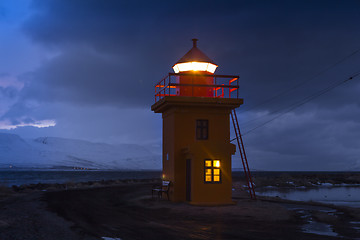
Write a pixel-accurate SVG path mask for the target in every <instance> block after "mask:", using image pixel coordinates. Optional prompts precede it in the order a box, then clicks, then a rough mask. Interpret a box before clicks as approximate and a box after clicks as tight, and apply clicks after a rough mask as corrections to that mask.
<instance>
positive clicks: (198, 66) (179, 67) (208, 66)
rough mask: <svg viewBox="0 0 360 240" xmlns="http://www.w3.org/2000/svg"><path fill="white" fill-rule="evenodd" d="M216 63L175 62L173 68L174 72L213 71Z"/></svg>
mask: <svg viewBox="0 0 360 240" xmlns="http://www.w3.org/2000/svg"><path fill="white" fill-rule="evenodd" d="M216 68H217V65H215V64H212V63H208V62H184V63H177V64H176V65H175V66H174V67H173V69H174V72H175V73H178V72H188V71H202V72H210V73H214V72H215V70H216Z"/></svg>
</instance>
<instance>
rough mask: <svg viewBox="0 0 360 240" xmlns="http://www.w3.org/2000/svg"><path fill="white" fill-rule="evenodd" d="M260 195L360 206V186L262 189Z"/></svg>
mask: <svg viewBox="0 0 360 240" xmlns="http://www.w3.org/2000/svg"><path fill="white" fill-rule="evenodd" d="M257 194H258V195H262V196H271V197H276V196H278V197H280V198H284V199H289V200H296V201H314V202H322V203H328V204H335V205H342V206H349V207H357V208H360V186H351V187H350V186H349V187H344V186H342V187H318V188H309V189H301V188H286V189H262V190H261V191H258V192H257Z"/></svg>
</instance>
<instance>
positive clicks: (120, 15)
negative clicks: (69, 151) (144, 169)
mask: <svg viewBox="0 0 360 240" xmlns="http://www.w3.org/2000/svg"><path fill="white" fill-rule="evenodd" d="M192 38H198V39H199V42H198V46H199V48H200V49H201V50H202V51H203V52H205V53H206V54H207V55H208V56H209V57H210V58H212V59H213V60H214V61H215V62H216V63H217V64H218V65H219V67H218V69H217V72H216V73H218V74H231V75H240V96H241V97H242V98H244V102H245V104H244V105H243V106H242V107H240V108H239V109H238V117H239V119H240V120H239V121H240V124H241V125H240V127H241V129H242V132H243V134H244V141H245V144H246V147H247V153H248V157H249V162H250V165H251V167H252V168H255V169H260V170H355V169H357V170H360V111H359V107H360V97H359V95H360V77H354V78H353V79H352V80H350V81H347V82H346V83H344V84H340V85H339V86H337V87H335V88H334V89H332V90H331V91H329V92H327V93H325V94H323V95H321V96H320V97H317V98H314V99H312V98H311V97H310V96H317V95H318V93H321V91H322V90H324V89H327V88H329V87H331V86H333V85H334V84H337V83H338V82H341V81H343V80H346V79H348V78H349V77H350V76H356V73H357V72H360V51H359V49H360V41H359V39H360V2H359V1H356V0H355V1H351V0H347V1H181V2H178V1H120V0H107V1H102V0H71V1H64V0H0V132H6V133H16V134H19V135H20V136H22V137H24V138H35V137H38V136H56V137H65V138H76V139H84V140H90V141H95V142H107V143H114V144H118V143H139V144H142V145H153V146H160V145H161V137H162V133H161V124H162V123H161V115H160V114H154V113H152V112H151V111H150V106H151V105H152V104H153V101H154V97H153V93H154V84H155V83H156V82H158V81H159V80H160V79H161V78H162V77H163V76H164V75H165V74H167V73H168V72H172V69H171V67H172V66H173V64H174V63H175V62H176V61H177V60H178V59H180V58H181V57H182V56H183V55H184V54H185V53H186V52H187V51H188V50H189V49H190V48H191V46H192V43H191V39H192ZM309 97H310V98H309ZM306 100H310V101H309V102H307V103H306V104H303V105H301V106H299V107H297V106H298V105H300V104H302V103H304V101H306ZM293 106H295V107H296V108H294V107H293ZM234 160H235V162H236V163H235V166H237V164H238V163H239V161H238V157H235V158H234Z"/></svg>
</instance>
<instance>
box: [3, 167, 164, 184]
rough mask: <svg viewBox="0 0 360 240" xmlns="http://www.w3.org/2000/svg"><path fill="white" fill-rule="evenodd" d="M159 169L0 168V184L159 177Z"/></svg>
mask: <svg viewBox="0 0 360 240" xmlns="http://www.w3.org/2000/svg"><path fill="white" fill-rule="evenodd" d="M160 178H161V171H159V170H158V171H96V170H69V171H58V170H54V171H51V170H0V185H3V186H13V185H16V186H20V185H23V184H37V183H66V182H74V183H77V182H88V181H101V180H118V179H120V180H124V179H160Z"/></svg>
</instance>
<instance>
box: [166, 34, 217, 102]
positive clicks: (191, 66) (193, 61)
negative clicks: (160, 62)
mask: <svg viewBox="0 0 360 240" xmlns="http://www.w3.org/2000/svg"><path fill="white" fill-rule="evenodd" d="M192 41H193V47H192V48H191V49H190V51H188V52H187V53H186V54H185V55H184V56H183V57H182V58H180V60H179V61H177V63H175V65H174V66H173V69H174V72H175V73H179V74H180V75H179V77H178V78H177V82H178V83H179V87H178V88H177V90H176V95H178V96H192V97H214V87H211V86H210V85H213V84H214V78H213V77H211V76H209V75H213V74H214V72H215V70H216V68H217V67H218V66H217V65H216V64H215V63H214V62H213V61H212V60H211V59H210V58H209V57H208V56H206V55H205V53H203V52H202V51H201V50H200V49H198V47H197V43H196V42H197V41H198V40H197V39H192ZM182 73H183V74H184V75H181V74H182ZM207 85H209V86H207Z"/></svg>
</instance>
